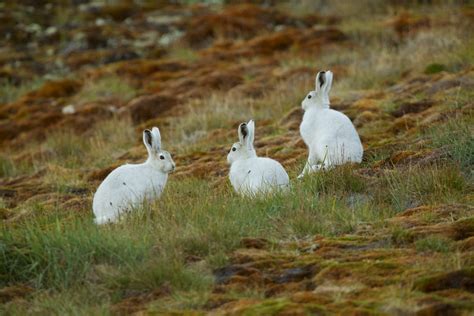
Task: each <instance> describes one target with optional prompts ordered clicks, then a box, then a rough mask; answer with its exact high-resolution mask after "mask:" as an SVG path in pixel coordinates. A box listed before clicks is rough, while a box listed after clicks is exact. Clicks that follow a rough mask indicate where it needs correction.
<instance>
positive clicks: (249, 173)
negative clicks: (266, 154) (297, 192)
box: [227, 120, 289, 195]
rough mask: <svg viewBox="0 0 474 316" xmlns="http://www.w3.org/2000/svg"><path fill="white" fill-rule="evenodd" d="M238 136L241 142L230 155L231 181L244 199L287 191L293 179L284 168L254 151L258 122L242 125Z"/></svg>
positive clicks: (233, 147) (235, 145)
mask: <svg viewBox="0 0 474 316" xmlns="http://www.w3.org/2000/svg"><path fill="white" fill-rule="evenodd" d="M238 134H239V142H238V143H235V144H233V145H232V148H231V149H230V151H229V154H228V155H227V162H228V163H229V164H230V165H231V167H230V173H229V179H230V182H231V184H232V186H233V187H234V189H235V191H236V192H237V193H239V194H241V195H255V194H258V193H267V192H270V191H272V190H274V189H286V188H287V187H288V186H289V178H288V174H287V173H286V171H285V169H284V168H283V167H282V165H281V164H280V163H279V162H278V161H276V160H273V159H270V158H263V157H257V153H256V152H255V149H254V147H253V141H254V135H255V123H254V121H252V120H250V121H249V122H248V123H242V124H240V125H239V129H238Z"/></svg>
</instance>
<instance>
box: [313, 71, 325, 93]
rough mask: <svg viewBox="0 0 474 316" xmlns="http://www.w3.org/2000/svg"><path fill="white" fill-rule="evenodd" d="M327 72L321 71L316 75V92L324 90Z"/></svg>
mask: <svg viewBox="0 0 474 316" xmlns="http://www.w3.org/2000/svg"><path fill="white" fill-rule="evenodd" d="M325 74H326V72H325V71H320V72H318V74H317V75H316V80H315V81H314V84H315V87H314V90H315V91H316V92H319V91H321V90H322V88H323V86H324V84H325V83H326V75H325Z"/></svg>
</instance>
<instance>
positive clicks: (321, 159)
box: [298, 71, 364, 178]
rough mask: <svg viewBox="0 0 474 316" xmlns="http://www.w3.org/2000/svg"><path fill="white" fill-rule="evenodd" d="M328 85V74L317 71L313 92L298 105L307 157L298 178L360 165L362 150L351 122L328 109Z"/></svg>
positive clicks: (330, 75) (343, 115)
mask: <svg viewBox="0 0 474 316" xmlns="http://www.w3.org/2000/svg"><path fill="white" fill-rule="evenodd" d="M331 84H332V72H331V71H320V72H319V73H318V74H317V75H316V90H315V91H311V92H310V93H309V94H308V95H307V96H306V97H305V99H304V100H303V101H302V102H301V106H302V108H303V110H304V111H305V113H304V116H303V121H302V122H301V125H300V133H301V137H302V138H303V140H304V142H305V143H306V145H307V146H308V149H309V156H308V161H307V162H306V165H305V167H304V169H303V172H302V173H301V174H300V175H299V176H298V178H301V177H303V176H304V175H305V174H306V173H308V172H311V171H317V170H320V169H321V168H330V167H333V166H335V165H341V164H344V163H347V162H356V163H360V162H361V161H362V155H363V151H364V149H363V147H362V144H361V142H360V138H359V135H358V134H357V131H356V129H355V127H354V125H353V124H352V122H351V120H350V119H349V118H348V117H347V116H346V115H345V114H343V113H341V112H338V111H335V110H332V109H330V108H329V91H330V90H331Z"/></svg>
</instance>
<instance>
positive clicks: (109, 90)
mask: <svg viewBox="0 0 474 316" xmlns="http://www.w3.org/2000/svg"><path fill="white" fill-rule="evenodd" d="M136 93H137V90H136V89H135V88H134V87H133V86H132V85H131V84H130V83H128V82H127V81H125V80H124V79H122V78H120V77H117V76H111V75H110V76H105V77H102V78H100V79H98V80H95V81H90V82H87V83H86V84H85V85H84V86H83V88H82V89H81V91H79V92H78V93H77V94H76V95H75V96H74V100H77V101H79V102H81V103H87V102H92V101H97V100H99V99H104V98H117V99H119V100H123V101H128V100H130V99H131V98H133V97H134V96H135V95H136Z"/></svg>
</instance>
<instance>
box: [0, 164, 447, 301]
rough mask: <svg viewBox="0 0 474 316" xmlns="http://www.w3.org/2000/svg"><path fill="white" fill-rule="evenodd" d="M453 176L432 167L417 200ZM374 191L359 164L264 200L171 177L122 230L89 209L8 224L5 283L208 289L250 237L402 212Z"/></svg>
mask: <svg viewBox="0 0 474 316" xmlns="http://www.w3.org/2000/svg"><path fill="white" fill-rule="evenodd" d="M410 172H411V173H412V175H411V177H413V179H415V180H413V181H410V183H417V182H416V181H419V180H416V179H426V178H427V174H426V173H416V174H415V171H410ZM443 172H444V171H443V170H442V169H441V171H440V170H438V169H435V170H434V171H433V170H432V171H430V173H428V176H432V177H433V179H432V180H430V181H431V182H430V181H428V183H429V184H428V185H426V186H422V187H417V185H415V186H414V187H413V188H414V189H415V192H416V196H417V197H418V198H421V199H425V198H426V199H430V197H431V196H432V195H433V194H435V195H439V194H440V192H443V193H444V194H447V192H449V190H448V191H446V189H447V188H449V185H450V184H451V180H450V179H451V178H450V176H446V175H445V174H444V173H443ZM448 175H449V173H448ZM341 179H342V180H343V181H340V180H341ZM391 179H392V180H393V179H397V178H395V177H393V178H391ZM336 180H339V181H336ZM448 180H449V181H448ZM387 184H388V185H387ZM386 185H387V186H386V187H380V188H379V190H381V191H382V192H383V193H385V194H387V195H388V192H391V191H393V190H394V188H396V185H399V186H401V183H399V182H397V180H393V181H391V182H390V181H389V182H388V183H386ZM413 188H412V189H413ZM433 188H434V189H435V191H434V192H433V191H432V189H433ZM371 190H373V188H372V189H371ZM416 190H417V191H416ZM382 192H381V193H380V194H382ZM397 192H398V191H397ZM355 194H359V196H358V198H354V197H355V196H356V195H355ZM367 194H369V188H367V187H366V186H365V185H364V184H363V183H362V181H361V179H358V178H357V176H355V175H354V173H353V170H352V169H350V168H349V167H347V168H344V167H343V168H341V169H339V170H338V169H336V170H333V171H331V172H327V173H324V174H319V175H315V176H313V177H308V178H307V179H305V180H304V181H303V182H296V183H294V184H293V189H292V190H291V192H290V193H288V194H285V193H278V194H273V195H269V196H266V197H263V198H261V199H256V200H253V199H246V198H240V197H238V196H236V195H235V194H234V193H233V192H232V191H231V189H230V187H229V186H224V187H217V188H215V187H211V186H210V184H209V183H208V182H206V181H203V180H197V179H189V180H180V181H173V180H171V182H170V183H169V186H168V187H167V190H166V193H165V194H164V196H163V198H162V199H161V200H159V201H157V202H155V203H154V204H151V205H145V206H144V207H143V208H142V209H139V210H137V211H136V212H135V214H134V215H133V216H132V217H130V218H129V219H128V220H126V221H123V222H122V223H119V224H117V225H114V226H109V227H103V228H99V227H96V226H95V225H94V224H93V223H92V214H91V213H89V212H85V213H80V214H77V215H75V216H73V217H70V218H69V219H68V220H67V221H64V220H62V219H61V218H60V217H58V215H50V216H39V217H37V216H35V217H33V218H32V219H29V220H26V221H25V223H24V224H22V225H20V226H19V227H17V228H15V229H9V228H8V225H7V224H2V225H3V226H4V227H3V228H2V230H1V236H0V239H1V240H2V243H1V247H0V260H1V262H0V267H2V271H0V276H1V279H0V282H1V284H3V285H7V284H11V283H27V284H31V285H32V286H34V287H35V288H37V289H55V291H58V293H61V292H63V291H69V290H71V289H74V288H76V287H78V286H80V287H85V289H88V288H90V289H91V290H92V288H100V289H101V291H103V292H101V294H100V295H105V296H107V295H110V291H112V293H115V294H114V296H113V297H111V298H110V299H111V300H112V301H113V300H117V299H119V298H120V297H123V296H122V295H121V294H120V293H123V291H125V290H134V289H136V290H139V289H141V290H147V289H148V290H151V289H154V288H157V287H160V286H163V285H165V284H168V285H170V286H171V287H172V288H173V289H174V290H175V291H182V290H196V291H207V290H209V286H210V284H211V282H212V274H211V271H212V269H213V268H216V267H219V266H222V265H223V264H224V263H225V262H226V259H225V258H226V255H227V254H228V253H229V252H230V251H232V249H236V248H237V247H238V246H239V242H240V238H243V237H246V236H253V237H264V238H267V239H271V240H275V241H277V240H286V239H289V238H294V237H297V238H302V237H306V236H313V235H316V234H320V235H324V236H338V235H341V234H344V233H353V232H355V231H356V230H357V229H358V227H359V226H360V225H365V224H367V223H369V224H371V225H376V226H377V225H384V224H383V221H384V219H386V218H388V217H390V216H392V215H393V211H390V210H389V211H384V210H383V209H381V207H380V205H378V204H375V203H374V202H373V200H371V198H370V197H368V195H367ZM364 195H367V196H364ZM400 196H402V194H400ZM183 197H186V198H183ZM356 197H357V196H356ZM177 200H179V201H180V203H176V201H177ZM397 203H398V200H397V202H396V203H395V205H398V204H397ZM61 213H62V212H61V211H60V210H57V211H56V214H61ZM396 239H397V240H398V239H400V238H398V237H396ZM442 247H444V246H443V244H442V243H439V245H438V244H436V241H430V240H427V241H419V242H417V249H438V250H436V251H442ZM440 249H441V250H440ZM191 255H192V256H198V257H201V258H203V259H204V260H205V261H204V262H205V264H204V265H203V266H199V265H189V264H187V263H186V258H187V257H189V256H191ZM108 293H109V294H108ZM115 295H118V296H115Z"/></svg>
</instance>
